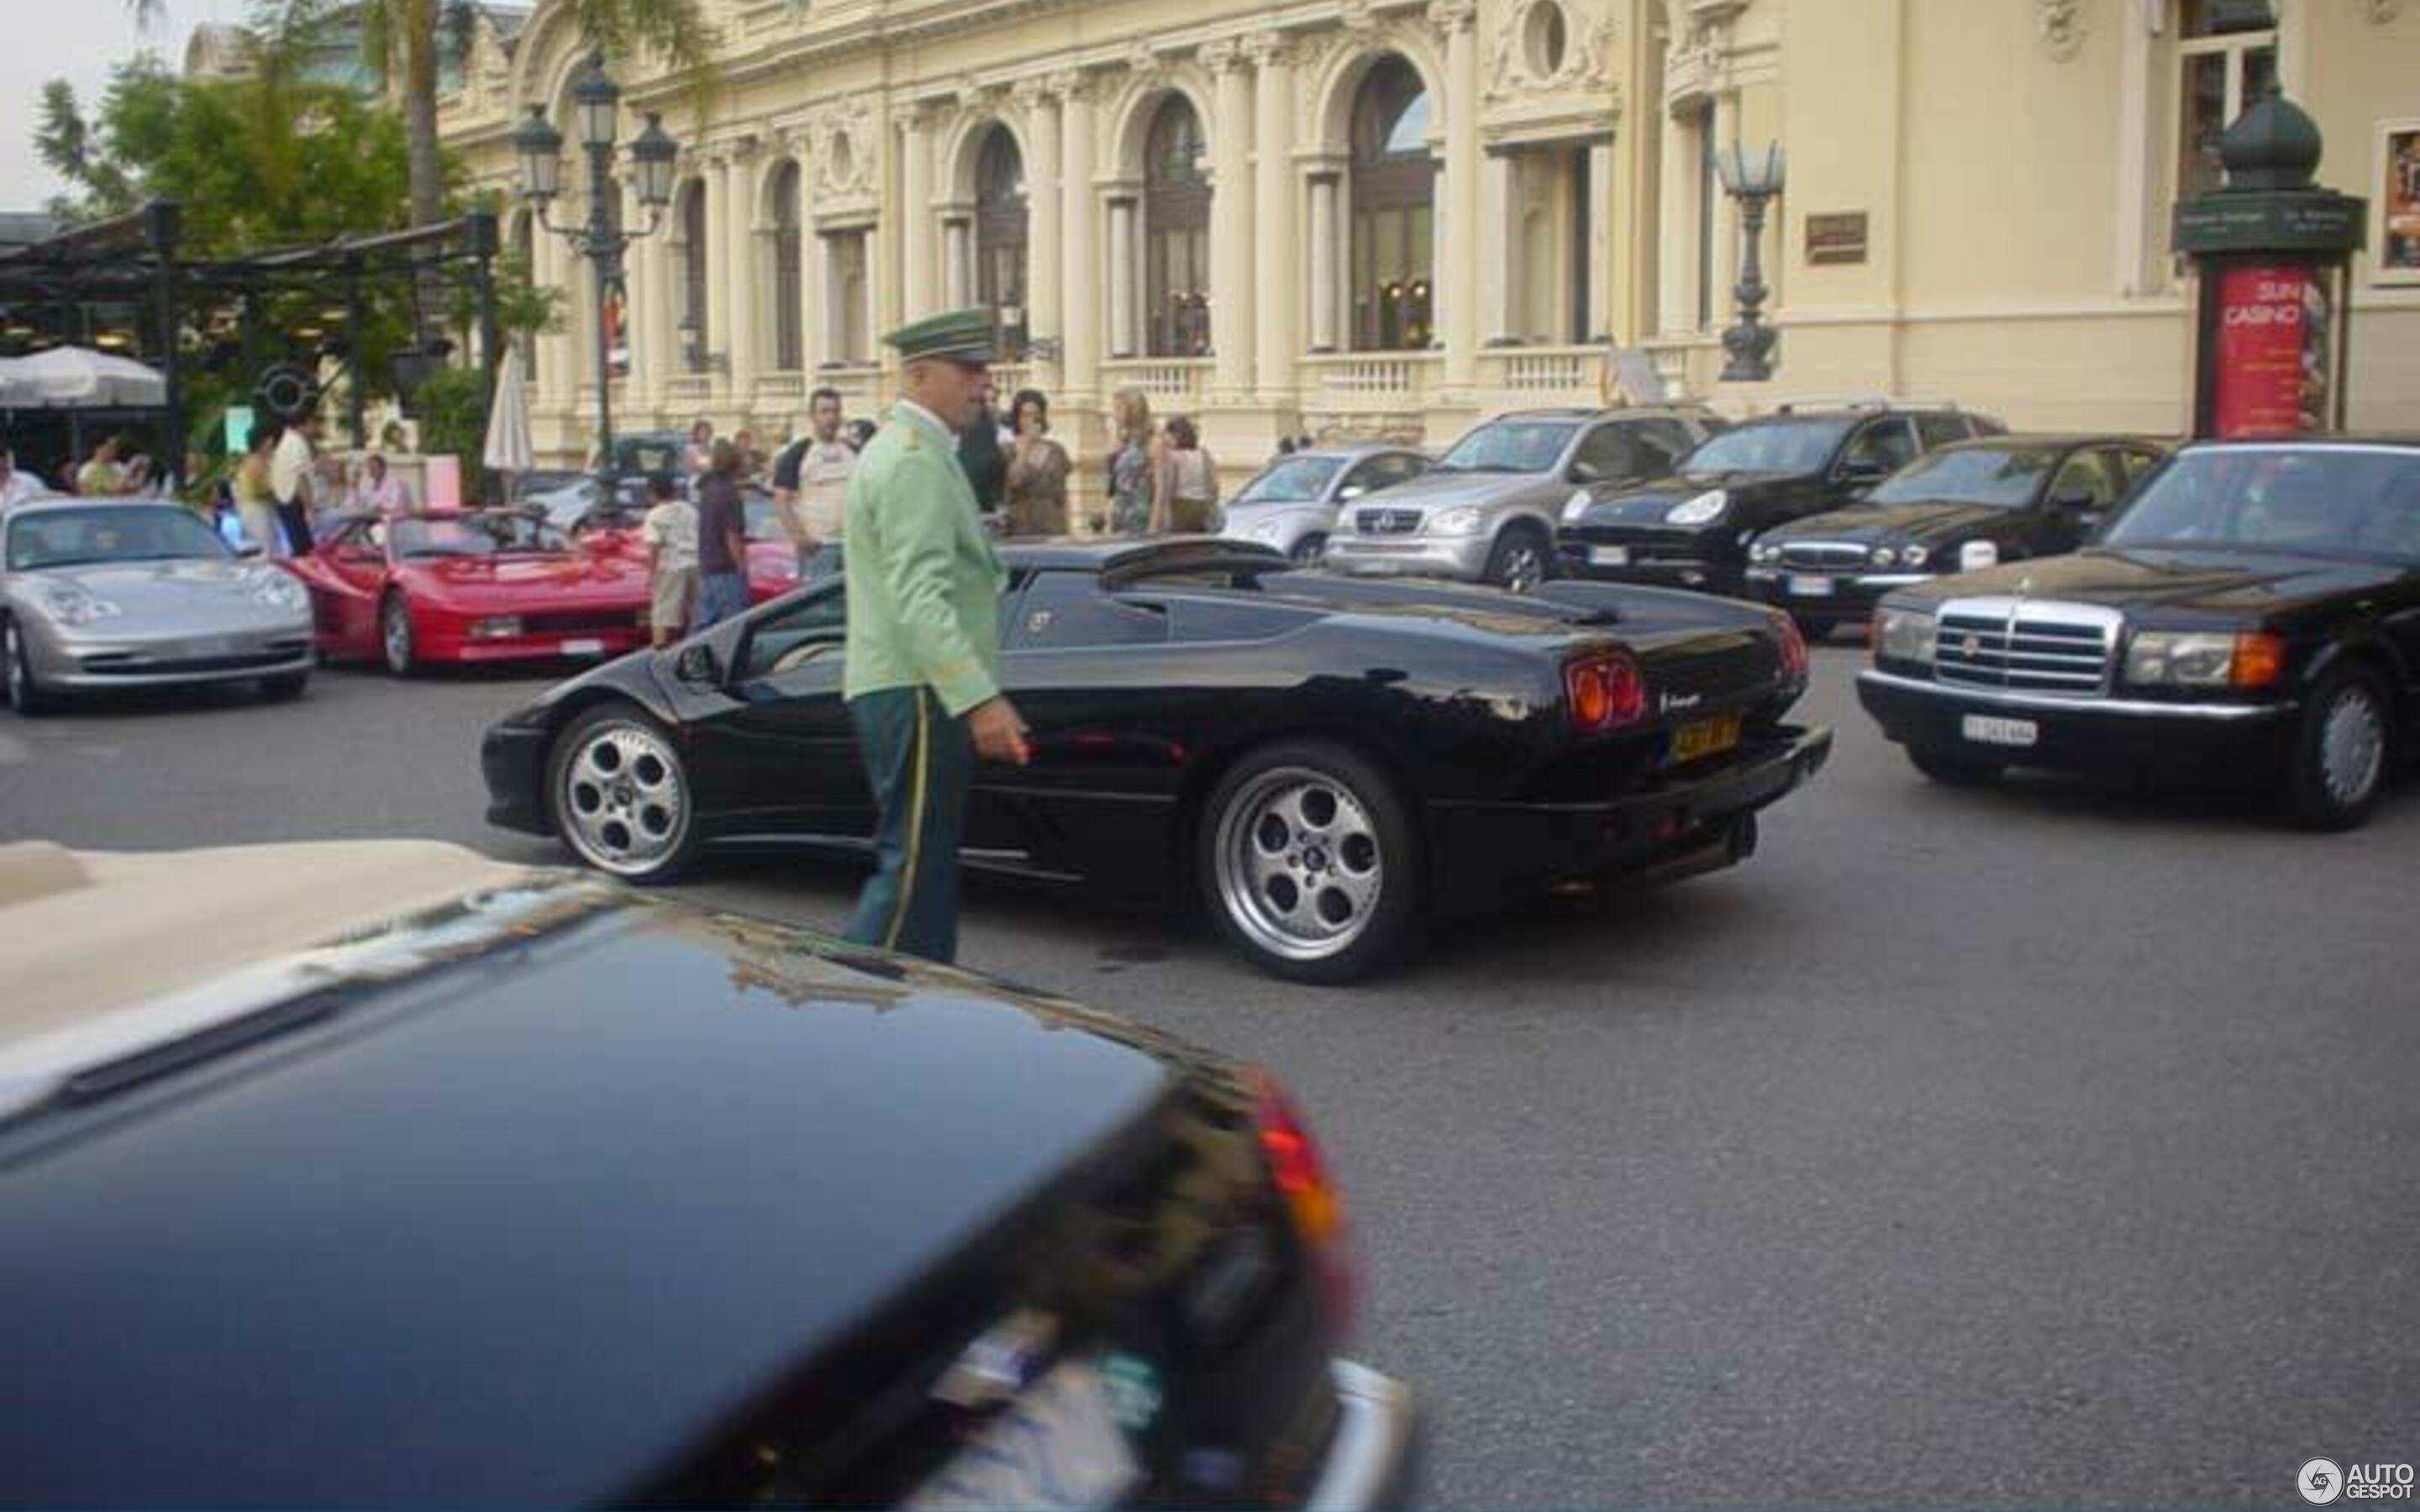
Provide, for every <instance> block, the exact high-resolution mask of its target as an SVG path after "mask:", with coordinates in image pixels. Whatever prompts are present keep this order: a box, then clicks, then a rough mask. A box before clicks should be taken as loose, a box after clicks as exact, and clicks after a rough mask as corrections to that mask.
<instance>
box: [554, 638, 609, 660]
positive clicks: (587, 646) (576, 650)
mask: <svg viewBox="0 0 2420 1512" xmlns="http://www.w3.org/2000/svg"><path fill="white" fill-rule="evenodd" d="M563 654H564V655H565V656H603V655H605V642H604V641H602V640H566V641H565V642H564V643H563Z"/></svg>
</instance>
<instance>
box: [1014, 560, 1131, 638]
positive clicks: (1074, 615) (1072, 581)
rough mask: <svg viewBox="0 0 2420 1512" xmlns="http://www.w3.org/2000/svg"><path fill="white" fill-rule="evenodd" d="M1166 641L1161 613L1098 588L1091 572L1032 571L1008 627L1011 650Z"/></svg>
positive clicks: (1097, 582) (1098, 585) (1098, 584)
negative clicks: (1030, 582) (1012, 622)
mask: <svg viewBox="0 0 2420 1512" xmlns="http://www.w3.org/2000/svg"><path fill="white" fill-rule="evenodd" d="M1166 640H1168V615H1167V614H1166V612H1164V611H1163V610H1161V609H1156V608H1146V607H1144V606H1143V605H1141V604H1138V603H1131V602H1128V601H1127V600H1126V599H1125V598H1122V597H1120V596H1118V595H1116V594H1108V593H1104V592H1103V591H1102V589H1101V579H1100V578H1099V576H1098V575H1097V574H1094V573H1091V572H1081V571H1064V572H1041V573H1036V574H1035V575H1034V578H1033V583H1032V587H1030V588H1028V589H1026V591H1025V596H1024V598H1023V599H1021V600H1020V601H1019V602H1018V604H1017V609H1016V623H1015V624H1014V625H1010V626H1009V627H1008V649H1009V650H1011V651H1081V650H1090V649H1093V648H1095V647H1102V646H1139V645H1157V644H1160V643H1162V642H1164V641H1166Z"/></svg>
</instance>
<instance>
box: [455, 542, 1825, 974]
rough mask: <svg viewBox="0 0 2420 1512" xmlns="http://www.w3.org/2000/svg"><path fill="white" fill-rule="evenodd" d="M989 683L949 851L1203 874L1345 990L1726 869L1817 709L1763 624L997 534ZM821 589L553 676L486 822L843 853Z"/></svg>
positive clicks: (664, 847)
mask: <svg viewBox="0 0 2420 1512" xmlns="http://www.w3.org/2000/svg"><path fill="white" fill-rule="evenodd" d="M1005 555H1006V559H1007V562H1008V563H1009V566H1010V569H1011V572H1012V575H1013V576H1012V587H1011V591H1010V593H1009V594H1008V595H1007V597H1006V599H1005V600H1004V602H1003V604H1002V606H1001V615H1002V625H1003V630H1004V634H1003V637H1002V640H1003V646H1004V651H1003V655H1002V657H1001V679H1002V682H1003V684H1004V685H1005V687H1006V689H1007V691H1008V693H1009V694H1010V696H1011V697H1013V698H1014V699H1015V700H1016V705H1017V708H1018V710H1019V712H1021V713H1022V714H1023V715H1024V716H1025V717H1026V719H1027V721H1028V722H1029V723H1030V724H1031V725H1032V727H1033V730H1034V731H1035V735H1036V743H1035V754H1034V760H1033V762H1032V764H1031V765H1030V766H1026V767H1023V768H1014V767H1006V766H999V767H988V766H987V767H982V768H979V769H978V771H977V774H976V778H975V789H974V796H973V803H972V806H971V808H970V812H969V816H968V832H967V837H966V851H965V859H966V861H967V863H968V864H969V865H970V866H971V867H976V868H981V869H985V870H990V871H994V872H1006V873H1009V874H1012V875H1014V876H1016V877H1019V878H1023V879H1027V880H1031V881H1034V882H1039V883H1046V884H1062V885H1064V884H1080V885H1082V886H1083V887H1088V888H1090V889H1092V890H1093V891H1094V892H1095V893H1097V894H1100V895H1103V896H1105V897H1107V898H1108V899H1109V900H1112V901H1115V902H1119V903H1140V904H1146V905H1149V904H1157V903H1171V902H1176V901H1179V900H1182V899H1184V898H1187V897H1188V896H1190V897H1198V898H1199V899H1200V900H1201V901H1202V903H1203V904H1204V905H1205V907H1206V908H1207V910H1208V912H1209V913H1210V915H1211V917H1212V918H1214V919H1215V920H1216V921H1217V922H1218V925H1219V927H1220V928H1221V929H1222V931H1223V932H1224V933H1225V934H1226V935H1227V937H1228V938H1229V940H1230V941H1231V942H1233V944H1234V945H1235V946H1236V947H1237V948H1239V949H1241V950H1242V951H1243V952H1244V954H1245V955H1246V956H1248V957H1249V959H1251V960H1252V961H1253V962H1255V963H1256V964H1259V965H1261V966H1262V967H1264V969H1267V970H1269V971H1272V972H1275V973H1278V974H1280V975H1283V976H1287V977H1291V978H1295V979H1297V980H1308V981H1322V982H1341V981H1349V980H1356V979H1358V978H1361V977H1364V976H1367V975H1369V974H1371V973H1372V972H1374V971H1376V970H1378V969H1380V968H1381V967H1382V966H1384V965H1386V964H1388V963H1389V962H1391V961H1393V960H1394V959H1396V958H1397V957H1398V956H1399V955H1400V954H1401V953H1403V952H1404V950H1406V949H1409V948H1410V946H1411V945H1412V944H1413V942H1414V941H1415V939H1416V938H1417V937H1418V936H1419V924H1420V922H1421V921H1422V920H1423V919H1427V918H1439V917H1452V916H1458V915H1468V914H1475V913H1480V912H1483V911H1486V910H1490V909H1500V908H1506V907H1511V906H1512V905H1514V904H1516V903H1520V902H1522V901H1523V900H1525V899H1527V898H1528V897H1530V896H1531V895H1533V894H1534V893H1536V892H1538V891H1540V890H1541V889H1544V888H1546V887H1551V886H1554V885H1558V884H1563V883H1581V882H1587V881H1591V880H1596V879H1601V878H1607V879H1610V878H1620V879H1627V880H1633V881H1657V880H1669V879H1676V878H1679V877H1682V876H1686V875H1692V874H1695V873H1697V872H1706V871H1712V870H1714V869H1717V868H1721V867H1726V866H1730V865H1732V864H1734V863H1735V862H1738V861H1740V860H1742V859H1745V857H1746V856H1748V855H1749V854H1750V853H1751V852H1752V851H1753V850H1754V849H1755V845H1756V841H1757V833H1758V832H1757V823H1756V815H1757V811H1758V810H1761V809H1762V808H1763V807H1765V806H1766V805H1768V804H1770V803H1773V802H1774V801H1776V799H1778V798H1780V797H1781V796H1782V795H1784V794H1786V793H1788V792H1790V791H1791V790H1792V789H1793V788H1795V787H1797V786H1798V785H1799V784H1800V783H1802V782H1804V781H1806V780H1807V779H1808V778H1809V777H1811V776H1812V775H1813V774H1814V772H1815V771H1816V769H1817V768H1818V767H1820V766H1821V765H1822V764H1823V760H1824V758H1825V756H1826V755H1827V754H1828V752H1829V750H1830V748H1831V734H1830V733H1829V732H1828V731H1823V730H1810V729H1805V728H1801V727H1799V726H1797V725H1793V724H1791V723H1789V722H1788V719H1787V717H1788V715H1789V712H1790V709H1791V706H1792V704H1793V703H1794V702H1797V700H1798V698H1799V695H1800V694H1801V693H1802V692H1804V691H1805V689H1806V686H1807V650H1806V644H1805V641H1804V640H1802V638H1801V637H1800V636H1799V634H1798V632H1797V630H1796V628H1795V627H1794V626H1793V625H1791V623H1790V620H1789V618H1788V616H1786V615H1783V614H1780V613H1778V612H1776V611H1775V610H1772V609H1763V608H1761V607H1755V606H1749V605H1745V604H1737V603H1727V602H1724V601H1722V600H1719V599H1714V598H1708V597H1705V596H1703V595H1700V594H1673V593H1667V592H1662V591H1658V590H1654V589H1617V588H1609V587H1600V586H1597V585H1593V584H1586V583H1568V584H1548V585H1546V591H1545V592H1544V593H1543V594H1539V595H1534V596H1522V595H1515V594H1507V593H1503V592H1499V591H1497V590H1495V589H1489V588H1479V587H1464V586H1457V585H1450V584H1442V583H1430V582H1422V581H1418V580H1403V579H1366V578H1343V577H1334V576H1330V575H1328V574H1326V573H1320V572H1311V571H1303V570H1299V569H1298V568H1297V565H1296V564H1295V563H1292V562H1289V561H1288V560H1287V559H1286V558H1285V557H1284V556H1282V555H1280V553H1278V552H1276V551H1274V550H1271V549H1268V548H1262V547H1256V546H1250V545H1247V544H1244V543H1240V542H1233V541H1219V540H1202V539H1189V540H1186V539H1179V540H1163V541H1153V542H1140V543H1135V542H1106V543H1086V544H1066V543H1061V544H1037V545H1034V546H1016V547H1011V548H1009V549H1008V550H1007V552H1006V553H1005ZM845 592H846V583H845V580H843V581H838V582H831V583H824V584H818V585H814V586H812V587H809V588H805V589H802V590H800V591H799V592H797V593H794V594H790V595H789V596H787V597H785V598H783V599H780V600H777V601H775V602H773V603H771V604H768V605H765V606H762V607H760V608H758V609H755V610H753V611H752V612H751V613H750V614H748V615H747V616H745V617H744V618H742V619H739V620H735V621H732V622H730V623H728V624H726V625H718V626H716V627H715V628H714V629H712V630H709V631H707V632H706V634H704V635H703V636H701V637H698V638H696V639H694V640H690V641H688V642H686V643H684V644H683V645H681V646H678V647H676V648H673V649H671V650H668V651H666V652H664V653H662V654H659V655H640V656H630V657H626V658H625V659H623V660H621V661H619V662H616V663H614V664H613V665H612V666H609V667H605V668H601V669H598V670H597V671H594V672H591V673H589V674H588V675H586V676H583V677H580V678H577V679H575V680H573V681H571V682H569V683H566V684H564V685H562V686H560V687H556V688H554V689H552V690H551V691H549V692H548V693H547V694H545V695H544V696H542V697H541V698H540V699H538V701H537V702H535V703H533V704H531V705H530V706H529V707H527V708H525V709H522V710H521V711H520V712H519V713H517V714H513V715H511V716H508V717H506V718H504V720H503V721H501V722H500V723H498V724H496V725H495V726H493V727H491V728H490V729H489V732H488V733H487V737H486V740H485V743H484V746H483V748H482V751H481V760H482V764H483V765H484V768H485V771H486V775H487V781H488V791H489V799H490V803H489V811H488V817H489V822H490V823H493V824H497V825H504V826H505V827H507V828H513V829H521V830H527V831H531V832H534V833H537V834H551V835H556V836H559V837H561V839H562V840H563V841H564V842H565V843H566V846H567V847H568V848H569V849H570V850H571V852H572V853H573V854H574V855H575V856H579V857H580V858H581V859H582V860H583V861H586V862H587V863H589V864H590V865H592V866H597V867H599V868H602V869H603V870H606V871H608V872H613V873H615V874H617V875H620V876H623V877H625V878H628V879H630V880H634V881H651V880H656V879H660V878H667V877H670V876H673V875H675V874H676V873H677V872H679V871H681V869H682V868H684V867H685V866H687V865H689V864H690V863H691V862H692V861H693V860H695V859H696V858H697V857H698V856H699V855H700V854H701V853H702V852H703V851H704V850H705V849H706V847H707V846H709V845H711V844H715V843H719V842H739V841H764V840H768V839H769V840H777V841H792V842H801V841H802V842H806V843H809V844H814V845H820V846H823V847H826V848H836V849H840V850H844V851H855V852H858V853H866V852H868V851H870V845H869V841H868V837H869V836H870V835H871V834H872V832H873V826H874V805H873V798H872V795H871V794H870V792H869V790H868V788H867V784H866V780H865V776H864V772H863V770H862V768H861V764H860V759H859V754H858V748H857V740H856V734H855V732H854V730H853V729H852V727H851V725H850V721H849V716H848V711H847V709H846V708H845V706H844V704H843V702H842V699H841V672H842V664H843V662H844V660H845V646H844V644H843V638H844V637H845V633H846V625H847V616H846V612H845V601H844V598H843V594H845Z"/></svg>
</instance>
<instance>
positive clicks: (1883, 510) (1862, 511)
mask: <svg viewBox="0 0 2420 1512" xmlns="http://www.w3.org/2000/svg"><path fill="white" fill-rule="evenodd" d="M2008 513H2009V511H2008V510H2005V509H1994V508H1992V507H1991V506H1989V505H1986V504H1959V503H1947V502H1934V503H1909V504H1859V505H1857V506H1856V507H1854V508H1852V509H1835V510H1831V511H1829V512H1827V513H1824V514H1822V515H1809V516H1807V517H1806V518H1805V519H1801V520H1793V521H1792V522H1791V523H1789V524H1787V525H1782V526H1778V527H1776V528H1775V529H1773V530H1770V531H1767V532H1765V533H1764V535H1763V537H1762V538H1763V539H1764V540H1765V541H1768V542H1778V541H1854V542H1857V543H1859V544H1880V543H1882V542H1885V541H1905V540H1916V541H1925V542H1930V541H1931V540H1932V539H1933V538H1935V537H1938V536H1952V537H1956V536H1963V535H1965V534H1967V533H1968V532H1972V531H1976V530H1978V529H1981V528H1982V527H1984V526H1987V525H1990V524H1991V523H1992V522H1993V520H1995V519H1999V518H2001V517H2004V516H2006V515H2007V514H2008Z"/></svg>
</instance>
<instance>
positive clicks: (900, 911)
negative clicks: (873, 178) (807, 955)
mask: <svg viewBox="0 0 2420 1512" xmlns="http://www.w3.org/2000/svg"><path fill="white" fill-rule="evenodd" d="M884 339H885V340H886V341H888V342H889V343H890V344H891V345H892V347H896V348H898V351H899V358H900V362H901V363H902V364H903V366H902V372H901V378H900V382H901V389H902V397H901V399H900V401H899V403H898V404H897V405H896V406H895V407H894V408H893V409H892V411H891V418H890V421H889V422H888V423H887V424H884V425H883V427H882V429H881V430H880V432H878V433H877V434H876V436H875V438H874V440H872V441H871V442H869V443H868V444H867V446H866V448H865V453H864V455H862V456H861V457H859V458H858V463H857V471H856V472H855V474H853V475H852V476H851V478H850V479H849V485H848V530H847V532H846V538H847V540H848V566H847V569H846V578H847V582H848V663H847V671H846V674H845V678H844V680H843V684H842V691H843V694H844V696H845V698H846V699H847V701H848V711H849V717H850V718H851V720H852V721H854V722H855V724H856V726H857V738H858V747H859V749H860V750H861V752H862V753H863V755H864V758H865V773H866V777H867V779H869V780H870V781H871V782H872V784H873V786H874V800H875V805H876V810H877V812H878V814H879V818H878V820H877V823H876V828H875V837H874V838H875V851H876V861H877V863H878V865H877V867H876V872H875V873H874V875H873V876H872V877H871V878H870V879H868V880H867V882H866V884H865V891H864V892H863V893H862V894H861V895H860V896H859V898H858V901H857V912H856V913H855V914H853V915H852V916H850V918H849V923H848V937H849V938H850V939H852V940H855V941H857V942H858V943H860V944H861V945H874V946H879V947H881V948H882V949H886V950H902V951H906V952H907V953H908V954H910V955H920V956H923V957H925V958H926V959H928V960H933V961H942V962H947V961H951V960H954V959H955V958H956V956H957V951H958V840H959V837H960V836H961V835H962V834H963V833H964V832H965V828H966V812H967V792H968V788H969V786H970V784H971V783H972V781H973V779H974V764H975V761H976V760H977V759H978V758H980V759H982V760H985V761H996V762H1013V763H1016V764H1018V765H1020V766H1021V765H1023V764H1025V763H1026V761H1027V760H1028V759H1029V757H1030V756H1031V754H1032V752H1031V750H1030V748H1028V746H1027V744H1026V730H1025V726H1024V724H1023V722H1022V721H1020V720H1019V719H1018V718H1017V715H1016V708H1015V707H1014V706H1013V705H1011V704H1010V702H1008V700H1007V699H1006V698H1004V697H1002V696H1001V691H1000V597H1001V593H1002V591H1003V590H1005V589H1006V588H1007V586H1008V573H1007V571H1006V569H1004V568H1003V567H1002V566H1001V562H1000V554H999V553H998V552H997V551H995V550H994V549H993V548H992V544H991V538H990V536H989V535H988V534H987V533H985V531H984V528H983V522H982V520H981V519H980V518H979V517H978V516H977V513H976V508H975V496H974V489H973V487H972V486H970V484H969V483H968V482H967V475H966V472H965V471H964V470H963V469H961V468H960V467H959V466H958V437H957V433H958V432H959V431H960V430H962V429H964V428H965V427H966V426H967V425H969V424H972V423H973V422H974V420H975V417H976V415H977V413H978V412H979V410H980V409H981V408H982V400H983V394H984V391H985V386H986V383H987V380H988V375H987V371H986V368H987V364H988V363H989V361H990V354H991V343H992V329H991V314H990V312H989V311H987V310H958V311H953V312H952V313H950V314H947V315H937V316H930V317H928V318H926V319H923V320H919V321H917V322H915V323H914V324H912V325H908V326H905V327H903V328H901V329H900V330H897V331H894V332H892V333H891V334H890V335H889V336H887V337H885V338H884Z"/></svg>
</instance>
